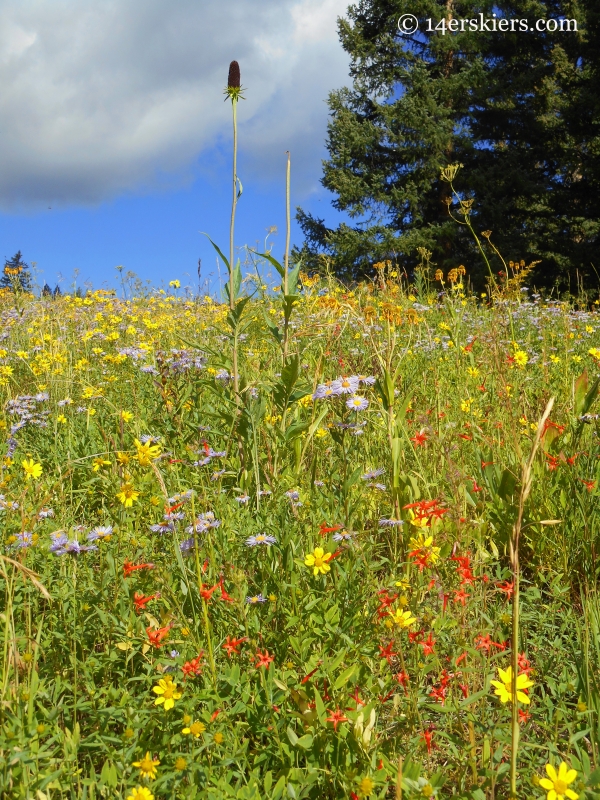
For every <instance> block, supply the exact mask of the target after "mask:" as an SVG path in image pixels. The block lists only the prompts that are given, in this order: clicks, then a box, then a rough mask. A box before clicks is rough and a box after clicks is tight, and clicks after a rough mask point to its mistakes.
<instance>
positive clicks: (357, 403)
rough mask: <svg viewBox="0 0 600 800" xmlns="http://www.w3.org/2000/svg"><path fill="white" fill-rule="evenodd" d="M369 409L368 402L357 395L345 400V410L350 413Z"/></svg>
mask: <svg viewBox="0 0 600 800" xmlns="http://www.w3.org/2000/svg"><path fill="white" fill-rule="evenodd" d="M368 407H369V401H368V400H367V398H366V397H361V396H360V395H359V394H355V395H352V397H349V398H348V400H346V408H349V409H350V411H365V410H366V409H367V408H368Z"/></svg>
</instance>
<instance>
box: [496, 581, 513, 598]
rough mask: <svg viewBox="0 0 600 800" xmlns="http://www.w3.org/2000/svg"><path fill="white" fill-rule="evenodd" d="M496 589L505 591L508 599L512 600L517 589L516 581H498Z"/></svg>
mask: <svg viewBox="0 0 600 800" xmlns="http://www.w3.org/2000/svg"><path fill="white" fill-rule="evenodd" d="M496 589H499V590H500V591H501V592H504V594H505V595H506V599H507V600H510V598H511V597H512V595H513V592H514V590H515V584H514V581H504V583H497V584H496Z"/></svg>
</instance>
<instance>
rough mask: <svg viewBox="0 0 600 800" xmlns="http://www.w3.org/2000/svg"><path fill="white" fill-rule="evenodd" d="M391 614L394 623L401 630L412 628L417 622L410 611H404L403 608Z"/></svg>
mask: <svg viewBox="0 0 600 800" xmlns="http://www.w3.org/2000/svg"><path fill="white" fill-rule="evenodd" d="M389 614H390V616H391V618H392V621H393V622H395V623H396V625H399V626H400V627H401V628H410V626H411V625H414V624H415V622H416V621H417V618H416V617H413V615H412V614H411V613H410V611H402V609H401V608H397V609H396V610H395V611H390V612H389Z"/></svg>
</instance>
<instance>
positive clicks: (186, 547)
mask: <svg viewBox="0 0 600 800" xmlns="http://www.w3.org/2000/svg"><path fill="white" fill-rule="evenodd" d="M195 541H196V540H195V539H194V537H193V536H191V537H190V538H189V539H184V540H183V542H181V544H180V545H179V549H180V550H181V552H182V554H183V555H184V556H187V555H189V554H190V553H191V552H192V550H193V549H194V544H195Z"/></svg>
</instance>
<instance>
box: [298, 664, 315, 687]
mask: <svg viewBox="0 0 600 800" xmlns="http://www.w3.org/2000/svg"><path fill="white" fill-rule="evenodd" d="M318 669H319V668H318V667H315V668H314V669H313V671H312V672H309V673H308V675H305V676H304V677H303V678H302V680H301V681H300V683H301V684H302V685H304V684H305V683H308V681H309V680H310V679H311V678H312V676H313V675H314V674H315V672H316V671H317V670H318Z"/></svg>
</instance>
